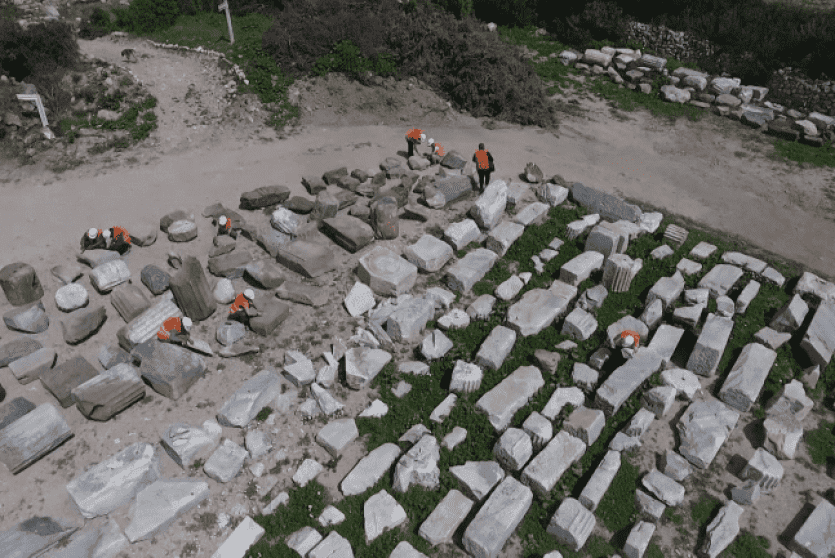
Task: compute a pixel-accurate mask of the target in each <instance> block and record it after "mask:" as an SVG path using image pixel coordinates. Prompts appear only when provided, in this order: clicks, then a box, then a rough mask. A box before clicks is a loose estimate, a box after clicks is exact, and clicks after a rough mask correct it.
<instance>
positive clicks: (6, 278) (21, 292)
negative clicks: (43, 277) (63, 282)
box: [0, 262, 43, 306]
mask: <svg viewBox="0 0 835 558" xmlns="http://www.w3.org/2000/svg"><path fill="white" fill-rule="evenodd" d="M0 287H2V288H3V293H4V294H5V295H6V300H8V301H9V304H11V305H12V306H23V305H24V304H29V303H31V302H35V301H36V300H39V299H41V298H43V287H42V286H41V282H40V280H39V279H38V274H37V273H36V272H35V268H33V267H32V266H31V265H29V264H27V263H23V262H16V263H11V264H8V265H6V266H4V267H3V268H2V269H0Z"/></svg>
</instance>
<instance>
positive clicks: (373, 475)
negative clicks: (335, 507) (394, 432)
mask: <svg viewBox="0 0 835 558" xmlns="http://www.w3.org/2000/svg"><path fill="white" fill-rule="evenodd" d="M400 453H401V450H400V448H399V447H398V446H397V444H392V443H387V444H383V445H381V446H378V447H377V448H375V449H373V450H371V451H370V452H368V454H367V455H366V456H365V457H363V458H362V459H360V461H359V462H358V463H357V464H356V465H355V466H354V468H353V469H352V470H351V472H350V473H348V475H346V476H345V478H344V479H342V483H341V484H340V490H341V491H342V494H343V495H345V496H355V495H357V494H362V493H363V492H365V491H366V490H368V489H369V488H371V487H373V486H374V485H375V484H377V482H379V480H380V479H381V478H382V477H383V475H384V474H386V473H387V472H388V471H389V470H390V469H391V466H392V465H393V464H394V462H395V461H396V460H397V458H398V457H400Z"/></svg>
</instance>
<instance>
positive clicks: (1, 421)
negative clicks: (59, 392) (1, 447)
mask: <svg viewBox="0 0 835 558" xmlns="http://www.w3.org/2000/svg"><path fill="white" fill-rule="evenodd" d="M33 410H35V404H34V403H32V402H31V401H29V400H28V399H26V398H25V397H15V398H14V399H12V400H11V401H7V402H6V403H3V404H2V405H0V430H3V429H4V428H6V427H7V426H9V425H10V424H11V423H13V422H14V421H16V420H17V419H19V418H20V417H22V416H23V415H25V414H26V413H29V412H31V411H33Z"/></svg>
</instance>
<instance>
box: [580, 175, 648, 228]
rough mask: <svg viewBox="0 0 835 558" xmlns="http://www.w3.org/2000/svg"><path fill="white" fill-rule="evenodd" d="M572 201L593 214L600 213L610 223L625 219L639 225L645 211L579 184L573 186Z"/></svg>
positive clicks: (615, 197)
mask: <svg viewBox="0 0 835 558" xmlns="http://www.w3.org/2000/svg"><path fill="white" fill-rule="evenodd" d="M570 190H571V199H573V200H574V201H575V202H577V203H579V204H580V205H582V206H583V207H585V208H587V209H588V210H589V211H590V212H591V213H598V214H600V217H601V218H603V219H608V220H610V221H617V220H619V219H624V220H626V221H630V222H632V223H638V222H639V221H640V220H641V215H643V211H641V208H640V207H638V206H637V205H634V204H631V203H627V202H625V201H624V200H622V199H620V198H618V197H617V196H613V195H611V194H607V193H605V192H601V191H600V190H595V189H594V188H589V187H588V186H584V185H583V184H581V183H579V182H575V183H573V184H572V185H571V188H570Z"/></svg>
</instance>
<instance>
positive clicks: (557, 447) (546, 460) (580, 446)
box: [520, 430, 586, 499]
mask: <svg viewBox="0 0 835 558" xmlns="http://www.w3.org/2000/svg"><path fill="white" fill-rule="evenodd" d="M585 452H586V444H585V443H584V442H583V440H581V439H579V438H575V437H574V436H572V435H571V434H569V433H568V432H566V431H564V430H563V431H561V432H559V433H558V434H557V435H556V436H554V437H553V438H552V439H551V441H550V442H548V445H547V446H545V448H544V449H543V450H542V451H540V452H539V453H538V454H536V456H534V458H533V459H532V460H531V462H530V463H528V465H527V466H526V467H525V469H524V470H523V471H522V476H521V477H520V479H521V481H522V482H523V483H524V484H525V485H527V486H529V487H531V489H532V490H533V491H534V492H535V493H536V495H537V496H538V497H539V498H541V499H546V498H548V497H549V495H550V493H551V490H553V489H554V486H556V484H557V482H558V481H559V480H560V478H561V477H562V476H563V474H565V472H566V471H567V470H568V468H569V467H571V465H573V464H574V463H575V462H577V461H578V460H579V459H580V458H581V457H582V456H583V454H584V453H585Z"/></svg>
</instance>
